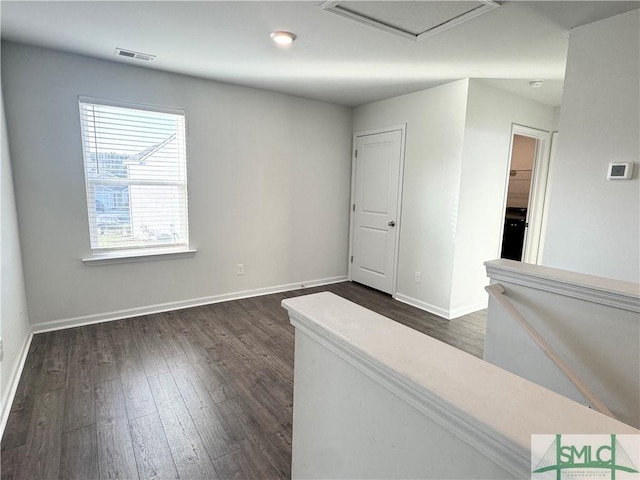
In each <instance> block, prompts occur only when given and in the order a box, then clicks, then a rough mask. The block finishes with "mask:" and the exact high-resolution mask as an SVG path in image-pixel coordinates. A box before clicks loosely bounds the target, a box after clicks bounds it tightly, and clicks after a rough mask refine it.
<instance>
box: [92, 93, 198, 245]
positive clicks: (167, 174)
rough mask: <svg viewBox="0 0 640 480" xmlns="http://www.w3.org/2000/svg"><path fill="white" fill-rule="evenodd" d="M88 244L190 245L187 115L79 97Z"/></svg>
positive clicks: (173, 111)
mask: <svg viewBox="0 0 640 480" xmlns="http://www.w3.org/2000/svg"><path fill="white" fill-rule="evenodd" d="M80 120H81V125H82V145H83V151H84V171H85V179H86V189H87V207H88V212H89V231H90V237H91V249H92V251H94V252H96V253H108V252H110V251H118V250H136V249H143V248H144V249H146V248H154V247H155V248H158V247H171V248H172V249H181V248H183V249H187V248H188V245H189V227H188V215H187V160H186V148H185V121H184V112H182V111H176V110H169V109H163V108H156V107H147V106H141V105H134V106H122V105H121V104H115V103H111V102H104V101H101V100H94V99H85V98H82V97H81V98H80Z"/></svg>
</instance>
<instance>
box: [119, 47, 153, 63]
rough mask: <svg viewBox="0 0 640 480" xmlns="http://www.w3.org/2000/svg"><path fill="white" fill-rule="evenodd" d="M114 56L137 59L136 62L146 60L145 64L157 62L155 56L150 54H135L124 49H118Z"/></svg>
mask: <svg viewBox="0 0 640 480" xmlns="http://www.w3.org/2000/svg"><path fill="white" fill-rule="evenodd" d="M114 55H117V56H118V57H127V58H135V59H136V60H144V61H145V62H149V61H151V60H155V59H156V56H155V55H149V54H148V53H140V52H134V51H132V50H125V49H124V48H116V51H115V52H114Z"/></svg>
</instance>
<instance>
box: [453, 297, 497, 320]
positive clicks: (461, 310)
mask: <svg viewBox="0 0 640 480" xmlns="http://www.w3.org/2000/svg"><path fill="white" fill-rule="evenodd" d="M488 303H489V299H488V298H487V300H486V301H484V302H481V303H476V304H475V305H466V306H464V307H458V308H454V309H453V310H451V311H450V312H449V314H450V315H451V317H450V319H451V320H453V319H454V318H458V317H461V316H463V315H467V314H469V313H473V312H477V311H478V310H484V309H485V308H487V306H488Z"/></svg>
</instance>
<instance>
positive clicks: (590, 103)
mask: <svg viewBox="0 0 640 480" xmlns="http://www.w3.org/2000/svg"><path fill="white" fill-rule="evenodd" d="M638 19H639V15H638V10H635V11H632V12H628V13H625V14H622V15H618V16H615V17H612V18H608V19H605V20H602V21H599V22H596V23H593V24H590V25H585V26H583V27H579V28H576V29H574V30H572V31H571V36H570V37H569V52H568V58H567V71H566V77H565V84H564V98H563V104H562V113H561V115H560V127H559V131H560V135H559V140H558V149H557V154H556V158H555V165H554V166H553V178H552V183H551V192H550V200H549V201H550V207H549V217H548V223H547V232H546V239H545V246H544V258H543V264H544V265H548V266H552V267H558V268H563V269H567V270H573V271H576V272H582V273H589V274H593V275H600V276H604V277H609V278H613V279H619V280H626V281H630V282H634V283H639V282H640V271H639V270H640V223H639V222H640V201H639V199H640V184H639V181H638V178H639V176H638V173H639V170H640V163H639V159H640V148H639V137H640V136H639V135H638V132H639V131H640V113H639V103H640V98H639V95H640V90H639V88H638V85H639V84H640V65H639V61H640V60H639V59H640V42H639V33H638V32H639V25H638V23H639V20H638ZM611 161H625V162H628V161H633V162H635V173H634V176H633V179H632V180H631V181H607V179H606V174H607V167H608V164H609V162H611Z"/></svg>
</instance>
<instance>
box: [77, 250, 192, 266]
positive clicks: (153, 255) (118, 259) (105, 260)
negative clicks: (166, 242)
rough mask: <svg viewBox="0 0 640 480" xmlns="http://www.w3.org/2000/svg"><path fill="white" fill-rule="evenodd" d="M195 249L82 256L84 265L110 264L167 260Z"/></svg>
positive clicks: (120, 252) (179, 256)
mask: <svg viewBox="0 0 640 480" xmlns="http://www.w3.org/2000/svg"><path fill="white" fill-rule="evenodd" d="M196 252H197V250H193V249H162V248H153V249H151V248H149V249H136V250H123V251H118V250H115V251H113V250H112V251H110V252H108V253H95V254H93V255H92V256H91V257H88V258H83V259H82V262H83V263H84V264H85V265H89V266H95V265H111V264H114V263H132V262H147V261H149V260H168V259H170V258H184V257H193V256H194V255H195V254H196Z"/></svg>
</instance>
